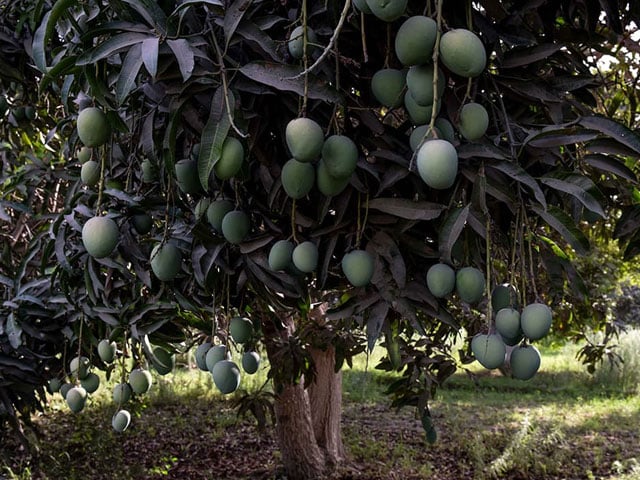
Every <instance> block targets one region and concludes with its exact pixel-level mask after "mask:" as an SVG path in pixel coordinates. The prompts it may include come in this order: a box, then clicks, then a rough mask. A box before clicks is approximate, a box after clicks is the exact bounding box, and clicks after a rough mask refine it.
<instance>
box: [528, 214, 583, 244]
mask: <svg viewBox="0 0 640 480" xmlns="http://www.w3.org/2000/svg"><path fill="white" fill-rule="evenodd" d="M531 210H533V211H534V212H535V213H536V214H537V215H538V216H539V217H540V218H542V220H544V221H545V222H546V223H547V224H548V225H549V226H550V227H551V228H553V229H554V230H555V231H556V232H558V233H559V234H560V235H561V236H562V237H563V238H564V240H565V241H566V242H567V243H568V244H569V245H571V246H572V247H573V249H574V250H575V251H576V252H577V253H578V254H580V255H586V253H587V252H588V250H589V240H587V237H585V236H584V234H583V233H582V232H581V231H580V229H579V228H578V227H577V226H576V224H575V223H574V222H573V220H572V219H571V217H569V215H567V214H566V213H565V212H564V211H563V210H561V209H560V208H558V207H556V206H554V205H550V206H549V207H548V208H547V209H546V210H545V209H543V208H540V207H539V206H537V205H532V206H531Z"/></svg>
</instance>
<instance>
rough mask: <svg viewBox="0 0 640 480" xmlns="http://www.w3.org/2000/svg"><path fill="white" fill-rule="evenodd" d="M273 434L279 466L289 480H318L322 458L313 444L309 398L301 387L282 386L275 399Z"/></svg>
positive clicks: (321, 469)
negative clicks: (277, 451)
mask: <svg viewBox="0 0 640 480" xmlns="http://www.w3.org/2000/svg"><path fill="white" fill-rule="evenodd" d="M275 410H276V432H277V435H278V444H279V446H280V453H282V463H283V464H284V468H285V470H286V471H287V477H288V478H290V479H291V480H306V479H316V478H321V477H322V476H323V475H324V472H325V458H324V454H323V452H322V450H321V449H320V447H319V446H318V444H317V442H316V441H315V435H314V432H313V424H312V422H311V414H310V406H309V397H308V395H307V392H306V390H305V389H304V387H303V386H302V384H301V383H299V384H297V385H286V386H284V387H283V389H282V391H281V392H280V393H279V394H278V396H277V397H276V404H275Z"/></svg>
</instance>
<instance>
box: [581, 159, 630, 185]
mask: <svg viewBox="0 0 640 480" xmlns="http://www.w3.org/2000/svg"><path fill="white" fill-rule="evenodd" d="M583 159H584V161H585V162H587V163H588V164H589V165H591V166H592V167H593V168H597V169H598V170H602V171H604V172H609V173H613V174H614V175H617V176H619V177H621V178H624V179H625V180H629V181H631V182H637V181H638V178H637V177H636V174H635V173H633V171H632V170H631V169H630V168H628V167H627V166H626V165H625V164H624V162H622V161H620V160H618V159H617V158H616V157H614V156H610V155H603V154H601V153H592V154H587V155H585V156H584V157H583Z"/></svg>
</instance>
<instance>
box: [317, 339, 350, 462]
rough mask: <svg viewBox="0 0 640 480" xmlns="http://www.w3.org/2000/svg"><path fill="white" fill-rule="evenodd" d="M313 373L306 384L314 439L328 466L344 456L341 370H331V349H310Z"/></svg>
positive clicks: (333, 362)
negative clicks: (310, 381)
mask: <svg viewBox="0 0 640 480" xmlns="http://www.w3.org/2000/svg"><path fill="white" fill-rule="evenodd" d="M311 356H312V357H313V363H314V365H315V368H316V376H315V378H314V381H313V383H311V385H309V388H308V391H309V400H310V406H311V418H312V421H313V431H314V433H315V438H316V442H317V443H318V445H319V446H320V448H322V449H323V450H324V453H325V459H326V462H327V464H328V465H327V466H328V467H329V468H333V467H335V466H336V465H337V464H338V463H340V462H341V461H342V460H344V456H345V455H344V445H343V443H342V428H341V424H340V422H341V420H342V372H341V371H340V372H338V373H336V372H335V365H336V360H335V350H334V348H333V347H329V348H328V349H326V350H320V349H313V350H311Z"/></svg>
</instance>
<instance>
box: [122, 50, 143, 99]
mask: <svg viewBox="0 0 640 480" xmlns="http://www.w3.org/2000/svg"><path fill="white" fill-rule="evenodd" d="M141 51H142V44H141V43H136V44H135V45H134V46H133V47H131V48H130V49H129V51H128V52H127V56H126V57H124V62H122V68H121V69H120V75H119V76H118V81H117V82H116V101H117V102H118V104H120V105H122V104H123V103H124V101H125V100H126V98H127V97H128V96H129V93H130V92H131V90H132V89H133V87H134V86H135V84H136V77H137V76H138V72H139V71H140V68H141V67H142V55H141Z"/></svg>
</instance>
